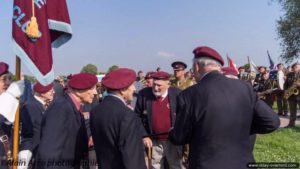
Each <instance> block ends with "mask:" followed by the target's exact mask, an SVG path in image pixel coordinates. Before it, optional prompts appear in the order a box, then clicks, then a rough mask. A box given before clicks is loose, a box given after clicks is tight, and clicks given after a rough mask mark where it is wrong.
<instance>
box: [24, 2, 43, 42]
mask: <svg viewBox="0 0 300 169" xmlns="http://www.w3.org/2000/svg"><path fill="white" fill-rule="evenodd" d="M31 2H32V17H31V18H30V21H29V23H28V24H27V26H26V31H25V32H26V35H27V36H28V37H29V38H34V39H37V38H39V37H40V36H39V32H40V31H39V25H38V23H37V19H36V17H35V14H34V0H32V1H31Z"/></svg>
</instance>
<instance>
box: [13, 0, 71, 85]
mask: <svg viewBox="0 0 300 169" xmlns="http://www.w3.org/2000/svg"><path fill="white" fill-rule="evenodd" d="M34 9H35V17H36V18H37V22H38V25H39V31H40V32H39V38H37V39H31V38H29V37H28V36H27V35H26V34H25V30H26V26H27V24H28V23H29V21H30V18H31V16H32V0H14V6H13V26H12V35H13V51H14V53H15V54H16V55H17V56H18V57H20V59H21V60H22V63H24V64H25V65H26V66H27V67H28V69H29V70H30V71H31V73H32V74H33V75H34V76H35V77H36V78H37V80H38V81H39V82H40V83H42V84H43V85H47V84H49V83H51V82H52V81H53V80H54V72H53V60H52V47H54V48H58V47H60V46H61V45H63V44H64V43H66V42H67V41H69V40H70V39H71V37H72V29H71V25H70V18H69V14H68V8H67V3H66V0H50V1H47V0H34Z"/></svg>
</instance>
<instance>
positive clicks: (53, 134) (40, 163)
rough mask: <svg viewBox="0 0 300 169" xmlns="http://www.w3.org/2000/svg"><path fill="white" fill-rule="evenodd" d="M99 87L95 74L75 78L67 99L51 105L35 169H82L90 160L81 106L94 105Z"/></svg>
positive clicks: (60, 98)
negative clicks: (97, 87)
mask: <svg viewBox="0 0 300 169" xmlns="http://www.w3.org/2000/svg"><path fill="white" fill-rule="evenodd" d="M96 84H97V77H96V76H95V75H93V74H90V73H79V74H75V75H72V76H71V77H70V78H69V81H68V90H67V91H66V93H65V94H64V96H63V97H58V98H56V99H55V100H54V101H53V102H52V103H51V104H50V105H49V107H48V108H47V110H46V111H45V113H44V116H43V120H42V125H41V138H40V144H39V149H38V154H37V161H36V165H35V166H36V168H38V169H43V168H51V169H57V168H60V169H65V168H68V169H70V168H75V169H79V168H80V166H81V165H80V163H81V162H83V160H84V159H87V154H88V136H87V131H86V126H85V121H84V117H83V114H82V111H81V109H80V107H81V106H82V105H83V104H86V103H87V104H88V103H92V101H93V98H94V95H96V94H97V91H96ZM83 167H85V166H83Z"/></svg>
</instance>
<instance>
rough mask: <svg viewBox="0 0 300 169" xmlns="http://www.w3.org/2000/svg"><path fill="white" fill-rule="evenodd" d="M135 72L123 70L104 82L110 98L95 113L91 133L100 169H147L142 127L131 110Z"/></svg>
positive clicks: (114, 73) (116, 71) (110, 73)
mask: <svg viewBox="0 0 300 169" xmlns="http://www.w3.org/2000/svg"><path fill="white" fill-rule="evenodd" d="M135 79H136V76H135V72H134V71H133V70H131V69H127V68H120V69H116V70H114V71H111V72H109V73H108V74H107V75H106V76H105V77H104V78H103V80H102V84H103V85H104V86H105V88H107V91H108V95H107V96H106V97H105V98H104V100H103V101H102V102H101V103H100V104H99V105H98V106H96V107H95V108H94V109H93V110H92V112H91V119H90V123H91V131H92V136H93V139H94V146H95V150H96V156H97V162H98V164H99V168H100V169H146V165H145V160H144V158H143V157H144V149H143V148H144V147H143V142H142V135H141V133H140V132H139V128H140V127H141V123H140V122H139V121H138V118H137V117H136V115H135V114H134V112H133V111H132V110H131V109H130V108H128V106H127V105H128V104H129V103H130V102H131V101H132V99H133V93H134V91H135V86H134V81H135Z"/></svg>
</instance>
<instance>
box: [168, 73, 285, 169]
mask: <svg viewBox="0 0 300 169" xmlns="http://www.w3.org/2000/svg"><path fill="white" fill-rule="evenodd" d="M177 99H178V101H177V102H178V108H177V116H176V123H175V126H174V128H173V130H172V131H171V132H170V134H169V138H170V140H171V142H173V143H174V144H177V145H182V144H185V143H189V144H190V159H189V167H190V168H191V169H210V168H213V169H247V163H249V162H254V158H253V153H252V152H253V136H251V137H250V135H252V134H255V133H260V134H264V133H270V132H272V131H274V130H276V129H277V128H278V127H279V125H280V120H279V117H278V116H277V114H276V113H275V112H273V110H272V109H271V108H270V107H269V106H268V105H266V104H265V103H264V102H263V101H261V100H260V99H258V97H257V95H256V93H255V92H254V91H253V88H252V87H251V86H250V85H248V84H247V83H245V82H243V81H240V80H235V79H229V78H227V77H225V76H223V75H221V74H219V73H218V72H211V73H208V74H207V75H206V76H204V78H203V79H202V80H201V81H200V82H199V83H198V84H197V85H194V86H192V87H190V88H188V89H187V90H185V91H183V92H182V93H181V94H180V95H179V96H178V98H177Z"/></svg>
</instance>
